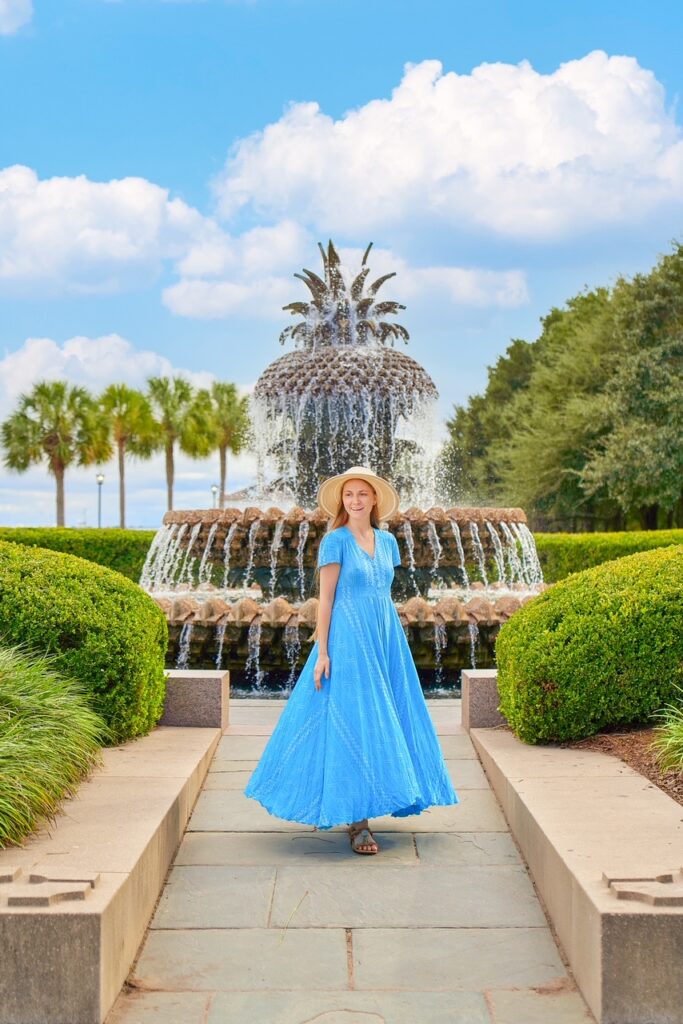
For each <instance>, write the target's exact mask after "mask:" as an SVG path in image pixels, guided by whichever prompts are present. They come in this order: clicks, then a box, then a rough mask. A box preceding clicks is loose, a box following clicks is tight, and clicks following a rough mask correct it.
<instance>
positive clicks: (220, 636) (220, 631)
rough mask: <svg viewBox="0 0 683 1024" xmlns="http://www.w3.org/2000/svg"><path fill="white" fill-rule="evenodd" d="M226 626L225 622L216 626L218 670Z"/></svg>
mask: <svg viewBox="0 0 683 1024" xmlns="http://www.w3.org/2000/svg"><path fill="white" fill-rule="evenodd" d="M227 628H228V624H227V622H222V623H221V624H220V626H216V668H217V669H219V670H220V668H221V663H222V661H223V645H224V644H225V631H226V629H227Z"/></svg>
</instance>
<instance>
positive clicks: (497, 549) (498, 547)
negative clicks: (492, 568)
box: [486, 519, 505, 583]
mask: <svg viewBox="0 0 683 1024" xmlns="http://www.w3.org/2000/svg"><path fill="white" fill-rule="evenodd" d="M486 529H487V530H488V533H489V537H490V538H491V543H492V544H493V559H494V561H495V563H496V569H497V571H498V580H499V582H500V583H505V554H504V552H503V545H502V544H501V542H500V537H499V536H498V531H497V530H496V528H495V526H494V525H493V523H490V522H489V521H488V519H487V520H486Z"/></svg>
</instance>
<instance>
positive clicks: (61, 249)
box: [0, 165, 220, 293]
mask: <svg viewBox="0 0 683 1024" xmlns="http://www.w3.org/2000/svg"><path fill="white" fill-rule="evenodd" d="M216 235H220V229H219V228H217V227H216V225H215V224H214V223H213V222H212V221H211V220H208V219H207V218H204V217H203V216H202V215H201V214H200V213H198V212H197V211H196V210H194V209H193V208H192V207H190V206H188V205H187V204H186V203H184V202H183V201H182V200H181V199H171V198H170V197H169V193H168V190H167V189H164V188H161V187H160V186H159V185H155V184H153V183H152V182H150V181H147V180H146V179H144V178H123V179H120V180H114V181H108V182H94V181H90V180H89V179H88V178H86V177H85V176H83V175H81V176H79V177H75V178H67V177H54V178H48V179H46V180H43V181H41V180H39V178H38V176H37V174H36V173H35V171H33V170H31V168H29V167H23V166H21V165H17V166H14V167H8V168H5V169H4V170H2V171H0V282H2V283H4V284H5V286H6V287H7V286H11V287H12V289H13V290H15V291H16V290H17V288H19V289H20V288H21V287H22V286H23V287H27V288H29V289H30V288H35V287H36V285H40V286H41V287H43V288H49V289H50V290H53V291H71V292H80V293H92V292H115V291H118V290H120V289H122V288H132V287H139V286H140V285H148V284H150V283H151V282H152V281H154V280H155V279H156V278H157V277H158V275H159V273H160V272H161V269H162V265H163V261H164V260H168V259H171V260H173V259H180V258H182V257H183V256H184V255H185V254H186V252H187V250H188V248H189V247H190V246H192V245H198V244H200V242H201V241H202V240H203V239H204V238H205V237H207V236H216Z"/></svg>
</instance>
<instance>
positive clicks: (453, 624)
mask: <svg viewBox="0 0 683 1024" xmlns="http://www.w3.org/2000/svg"><path fill="white" fill-rule="evenodd" d="M370 249H371V246H368V248H367V249H366V251H365V254H364V256H363V260H362V263H361V268H360V271H359V273H358V274H357V275H355V276H354V277H351V276H349V275H348V274H347V273H346V272H345V270H344V268H343V267H342V264H341V261H340V258H339V255H338V253H337V251H336V249H335V247H334V246H333V244H332V242H330V243H329V245H328V247H327V250H325V249H324V248H323V247H322V246H320V251H321V254H322V260H323V277H320V276H318V275H317V274H314V273H313V272H312V271H310V270H304V272H303V274H297V275H295V276H296V277H299V278H300V279H301V280H302V281H303V282H304V283H305V284H306V287H307V288H308V290H309V292H310V296H311V298H310V301H309V302H293V303H291V304H290V305H288V306H285V307H284V308H285V310H286V311H288V312H290V313H292V314H293V315H295V316H297V317H299V318H300V319H299V320H298V322H297V323H296V324H292V325H290V326H289V327H287V328H285V330H284V331H283V332H282V334H281V336H280V341H281V343H283V344H284V343H285V342H286V341H287V340H288V339H290V340H291V341H293V342H294V344H295V350H294V351H293V352H289V353H287V354H286V355H284V356H282V357H281V358H279V359H277V360H275V362H273V363H272V364H271V365H270V366H268V367H267V368H266V370H265V371H264V373H263V374H262V375H261V377H260V378H259V380H258V382H257V384H256V387H255V389H254V395H253V399H252V403H251V408H250V414H251V419H252V442H253V447H254V448H255V450H256V452H257V456H258V467H259V469H258V483H257V496H256V500H258V501H259V502H260V505H262V504H266V503H268V502H271V503H273V504H270V507H267V508H266V509H265V510H263V509H262V508H261V507H260V505H259V506H256V505H254V506H249V507H246V508H244V509H238V508H235V507H231V508H227V509H221V510H213V511H182V512H181V511H177V512H176V511H173V512H169V513H167V514H166V516H165V517H164V522H163V525H162V527H161V529H160V530H159V531H158V533H157V535H156V537H155V539H154V541H153V543H152V545H151V547H150V550H149V553H148V556H147V560H146V563H145V567H144V570H143V573H142V578H141V581H140V582H141V585H142V586H143V587H144V588H145V589H146V590H148V591H149V593H150V594H151V595H152V596H153V598H154V599H155V600H156V601H157V602H158V604H159V605H160V606H161V607H162V608H163V610H164V612H165V613H166V616H167V619H168V622H169V632H170V638H171V645H170V652H169V656H170V660H171V664H175V665H176V666H177V667H189V666H197V667H199V666H201V667H209V666H211V667H226V668H230V669H231V671H232V673H233V683H237V685H238V686H239V684H240V683H244V684H246V685H247V686H249V687H251V688H252V689H256V690H266V689H268V688H271V689H272V687H273V686H275V687H279V688H281V687H282V686H284V687H285V688H287V687H288V686H291V684H292V683H293V681H294V680H295V679H296V676H297V674H298V671H299V669H300V667H301V665H302V664H303V661H304V660H305V658H306V657H307V654H308V651H309V649H310V648H309V645H308V640H309V638H310V636H311V634H312V633H313V630H314V628H315V620H316V614H317V600H316V598H315V596H314V591H315V565H316V559H317V551H318V546H319V544H320V541H321V539H322V536H323V534H324V533H325V530H326V527H327V522H326V517H325V516H324V514H323V513H322V512H320V511H319V510H316V511H314V512H310V511H306V509H307V508H308V509H310V508H311V507H312V506H314V505H315V497H316V493H317V490H318V487H319V485H320V483H321V481H322V480H324V479H326V478H327V477H328V476H331V475H333V474H335V473H339V472H342V471H343V470H345V469H346V468H347V467H348V466H350V465H369V466H372V467H373V468H374V469H375V471H376V472H378V473H379V474H380V475H382V476H385V477H388V478H389V479H391V480H392V482H393V483H394V485H395V486H396V488H397V490H398V491H399V494H400V495H401V499H402V506H403V507H406V506H407V508H406V511H403V512H397V513H396V514H395V515H394V516H393V517H392V519H391V520H389V522H388V523H387V524H386V525H387V527H388V529H390V530H391V531H392V532H393V533H394V534H395V535H396V538H397V540H398V542H399V548H400V549H401V553H402V555H403V564H402V567H400V568H399V569H397V570H396V580H395V591H394V596H395V599H396V600H397V602H398V611H399V615H400V617H401V620H402V622H403V625H404V628H405V630H406V635H407V636H408V639H409V642H410V644H411V649H412V651H413V655H414V657H415V661H416V664H417V666H418V669H419V670H420V673H421V676H422V678H423V680H424V681H425V683H427V684H430V683H435V684H436V685H437V686H438V685H443V684H445V683H449V682H450V683H451V684H452V683H453V682H454V681H455V680H456V679H457V678H458V677H459V669H461V668H462V667H466V666H468V665H472V664H475V663H478V664H481V665H487V664H492V663H493V643H494V640H495V635H496V633H497V631H498V629H499V628H500V625H501V623H502V622H504V621H505V620H506V619H507V618H508V617H509V616H510V615H511V614H512V613H513V612H514V611H515V610H516V609H517V608H519V607H520V605H521V604H522V603H524V602H525V601H526V600H528V599H530V597H532V596H534V595H535V594H536V593H538V591H539V589H540V588H542V586H543V584H542V575H541V570H540V565H539V563H538V558H537V556H536V550H535V545H534V541H533V537H532V535H531V533H530V531H529V529H528V527H527V525H526V517H525V515H524V512H523V511H522V510H521V509H484V508H448V509H444V508H442V507H439V506H435V505H434V504H433V496H434V494H435V493H436V480H435V464H436V455H437V452H438V438H437V431H436V413H435V405H436V399H437V397H438V392H437V389H436V386H435V384H434V382H433V381H432V379H431V377H430V376H429V374H428V373H427V372H426V370H425V369H424V368H423V367H421V366H420V365H419V364H418V363H417V362H416V361H415V360H414V359H411V358H410V357H409V356H407V355H405V354H404V353H402V352H397V351H396V350H395V349H394V347H393V346H394V343H395V341H396V340H402V341H404V342H407V341H408V332H407V331H406V329H405V328H404V327H403V326H402V325H401V324H398V323H396V322H395V321H394V320H389V319H387V318H388V317H393V316H395V315H396V314H397V313H398V312H399V310H401V309H404V308H405V307H404V306H402V305H401V304H400V303H398V302H394V301H378V299H377V295H378V292H379V290H380V288H381V287H382V286H383V285H384V284H385V283H386V282H387V281H388V280H390V279H391V278H392V277H394V276H395V275H394V274H385V275H384V276H382V277H379V278H378V279H377V280H375V281H374V282H373V283H371V284H369V283H368V277H369V273H370V269H369V266H368V257H369V254H370ZM280 506H286V510H283V508H282V507H280ZM424 509H426V510H424Z"/></svg>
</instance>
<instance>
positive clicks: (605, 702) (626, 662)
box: [496, 546, 683, 743]
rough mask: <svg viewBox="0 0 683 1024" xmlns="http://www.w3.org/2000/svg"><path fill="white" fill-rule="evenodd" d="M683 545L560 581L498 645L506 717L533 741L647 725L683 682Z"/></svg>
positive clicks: (512, 623) (505, 630) (516, 618)
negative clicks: (646, 721) (622, 724)
mask: <svg viewBox="0 0 683 1024" xmlns="http://www.w3.org/2000/svg"><path fill="white" fill-rule="evenodd" d="M682 592H683V546H680V547H669V548H660V549H658V550H655V551H648V552H643V553H641V554H637V555H630V556H629V557H628V558H620V559H617V560H616V561H614V562H608V563H607V564H605V565H600V566H597V567H596V568H594V569H587V570H586V571H585V572H581V573H578V574H576V575H574V576H570V577H569V578H568V579H566V580H562V581H561V582H560V583H557V584H556V585H555V586H554V587H553V588H552V589H551V590H548V591H546V593H544V594H541V595H540V596H539V597H537V598H535V599H534V600H533V601H531V602H530V603H529V604H527V605H525V606H524V607H523V608H522V609H520V611H518V612H516V613H515V615H513V617H512V618H511V619H510V620H509V622H507V623H506V624H505V625H504V626H503V627H502V629H501V631H500V634H499V636H498V640H497V642H496V656H497V660H498V687H499V691H500V696H501V711H502V712H503V714H504V715H505V717H506V718H507V720H508V722H509V723H510V725H511V727H512V728H513V729H514V731H515V732H516V733H517V735H518V736H519V738H520V739H522V740H524V741H525V742H527V743H543V742H546V741H553V740H572V739H580V738H581V737H584V736H590V735H591V734H592V733H594V732H597V731H598V730H600V729H603V728H605V727H606V726H612V725H617V724H620V723H627V722H637V721H645V720H647V719H648V718H650V716H651V715H653V714H654V712H656V711H657V710H658V709H659V708H661V707H662V705H663V704H665V703H666V702H667V701H668V700H670V699H671V698H672V696H673V695H674V693H675V688H676V686H677V685H680V684H681V683H683V601H682V600H681V593H682Z"/></svg>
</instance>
